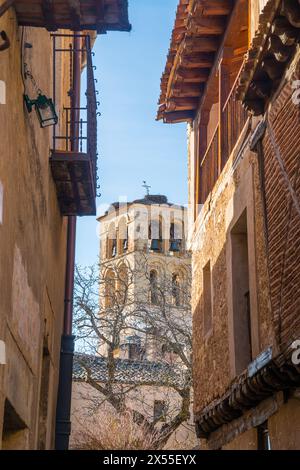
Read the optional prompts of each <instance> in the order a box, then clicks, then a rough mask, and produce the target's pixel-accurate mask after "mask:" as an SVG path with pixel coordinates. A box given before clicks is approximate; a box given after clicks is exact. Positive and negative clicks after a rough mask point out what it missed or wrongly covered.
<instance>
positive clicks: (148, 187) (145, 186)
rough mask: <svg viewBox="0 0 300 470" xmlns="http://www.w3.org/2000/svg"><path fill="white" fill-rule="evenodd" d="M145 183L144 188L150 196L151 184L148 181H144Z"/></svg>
mask: <svg viewBox="0 0 300 470" xmlns="http://www.w3.org/2000/svg"><path fill="white" fill-rule="evenodd" d="M143 183H144V184H143V188H145V189H146V193H147V196H149V194H150V188H151V186H149V185H148V184H147V182H146V181H143Z"/></svg>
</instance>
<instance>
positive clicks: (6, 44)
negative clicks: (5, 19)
mask: <svg viewBox="0 0 300 470" xmlns="http://www.w3.org/2000/svg"><path fill="white" fill-rule="evenodd" d="M0 37H1V39H2V41H3V43H2V44H0V51H5V49H8V48H9V46H10V40H9V38H8V36H7V34H6V32H5V31H1V32H0Z"/></svg>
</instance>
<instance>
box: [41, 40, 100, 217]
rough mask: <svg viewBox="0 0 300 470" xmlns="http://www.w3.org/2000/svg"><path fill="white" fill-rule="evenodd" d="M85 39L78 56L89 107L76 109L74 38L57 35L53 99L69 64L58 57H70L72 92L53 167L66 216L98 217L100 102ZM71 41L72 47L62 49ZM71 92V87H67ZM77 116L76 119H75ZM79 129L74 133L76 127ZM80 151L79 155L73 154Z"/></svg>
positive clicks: (56, 137) (63, 113)
mask: <svg viewBox="0 0 300 470" xmlns="http://www.w3.org/2000/svg"><path fill="white" fill-rule="evenodd" d="M76 36H77V37H79V38H80V39H81V48H80V49H79V50H78V49H77V52H78V53H80V54H81V57H82V58H84V60H85V61H86V67H85V77H84V76H83V77H82V81H83V82H84V83H85V84H86V93H85V96H86V103H85V106H81V107H80V108H73V107H72V94H73V93H76V91H75V90H74V87H73V52H74V49H73V39H74V35H64V34H59V35H53V76H54V81H53V96H54V102H56V97H57V96H58V95H59V94H60V84H61V82H60V72H59V69H60V67H62V66H63V64H65V63H67V61H65V60H62V57H60V59H61V60H60V61H59V60H58V55H59V54H63V55H67V57H68V60H69V68H70V74H69V75H70V88H69V92H68V93H67V94H66V96H60V101H61V102H64V103H66V105H65V106H64V108H63V109H62V110H58V111H59V115H60V118H61V120H63V122H62V123H60V129H59V131H58V130H57V129H56V127H55V128H54V133H53V149H52V151H51V158H50V164H51V169H52V175H53V178H54V181H55V184H56V188H57V196H58V201H59V205H60V209H61V213H62V214H63V215H79V216H84V215H95V214H96V190H97V99H96V93H97V92H96V90H95V79H94V68H93V63H92V51H91V44H90V37H89V35H76ZM68 38H70V44H69V47H65V46H62V45H61V44H62V43H63V44H65V42H66V40H67V39H68ZM67 88H68V87H67ZM74 116H75V118H74ZM74 126H75V127H76V128H77V132H75V133H74V131H73V130H72V127H73V128H74ZM74 148H76V149H78V151H73V149H74Z"/></svg>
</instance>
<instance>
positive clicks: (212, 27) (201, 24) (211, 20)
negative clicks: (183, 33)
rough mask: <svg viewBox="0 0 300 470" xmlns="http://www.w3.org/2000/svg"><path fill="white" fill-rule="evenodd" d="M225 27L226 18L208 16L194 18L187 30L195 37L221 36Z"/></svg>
mask: <svg viewBox="0 0 300 470" xmlns="http://www.w3.org/2000/svg"><path fill="white" fill-rule="evenodd" d="M225 26H226V17H223V16H210V17H203V16H202V17H201V16H200V17H195V18H193V19H192V20H191V22H190V24H189V26H188V30H189V32H191V33H193V34H197V35H202V34H203V35H209V34H212V35H215V36H218V35H223V33H224V30H225Z"/></svg>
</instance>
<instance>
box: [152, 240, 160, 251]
mask: <svg viewBox="0 0 300 470" xmlns="http://www.w3.org/2000/svg"><path fill="white" fill-rule="evenodd" d="M150 250H153V251H160V243H159V240H151V247H150Z"/></svg>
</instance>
